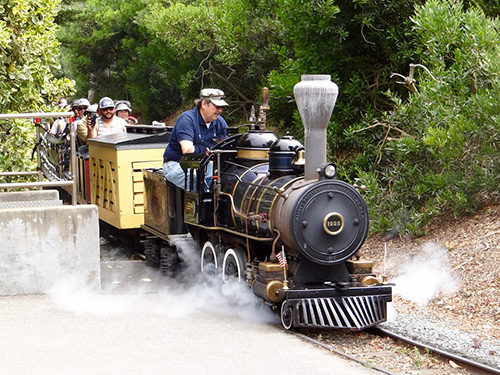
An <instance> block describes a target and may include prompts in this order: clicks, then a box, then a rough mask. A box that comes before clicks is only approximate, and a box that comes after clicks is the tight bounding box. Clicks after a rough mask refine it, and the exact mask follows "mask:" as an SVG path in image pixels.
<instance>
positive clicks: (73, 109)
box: [71, 99, 80, 118]
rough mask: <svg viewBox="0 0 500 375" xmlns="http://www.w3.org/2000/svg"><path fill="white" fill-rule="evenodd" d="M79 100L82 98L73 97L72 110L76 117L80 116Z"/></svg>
mask: <svg viewBox="0 0 500 375" xmlns="http://www.w3.org/2000/svg"><path fill="white" fill-rule="evenodd" d="M79 101H80V99H73V100H72V101H71V110H72V111H73V113H74V114H75V118H76V117H77V116H78V102H79Z"/></svg>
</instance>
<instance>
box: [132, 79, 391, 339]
mask: <svg viewBox="0 0 500 375" xmlns="http://www.w3.org/2000/svg"><path fill="white" fill-rule="evenodd" d="M294 93H295V97H296V101H297V104H298V107H299V111H300V113H301V117H302V120H303V123H304V126H305V128H306V132H305V147H304V146H303V145H302V144H301V143H300V142H298V141H297V140H295V139H294V138H293V137H291V136H288V135H286V136H284V137H281V138H278V137H277V136H276V135H275V134H274V133H273V132H271V131H267V130H266V129H265V110H266V107H267V100H265V99H263V101H264V103H263V106H262V107H261V111H260V115H259V121H257V124H255V123H252V125H251V126H250V130H249V131H248V132H247V133H244V134H235V135H233V136H231V137H229V138H227V139H226V140H224V141H223V142H221V143H220V144H218V145H217V146H216V147H215V148H214V149H213V150H212V152H211V153H210V155H193V154H191V155H184V156H183V158H181V161H180V163H181V166H182V168H183V170H184V171H185V173H186V180H185V181H186V183H185V189H179V188H178V187H175V186H174V185H173V184H170V183H168V182H166V181H165V178H164V177H163V176H162V174H161V173H160V170H159V169H155V168H146V169H143V181H144V192H145V201H144V204H145V207H144V224H143V225H142V228H143V229H144V230H145V231H146V232H147V233H148V234H149V235H148V237H147V239H146V241H145V254H146V259H147V262H148V263H149V264H150V265H153V266H159V267H161V269H162V271H163V272H164V273H166V274H169V275H175V273H176V270H177V268H178V267H179V262H180V261H179V259H180V257H179V253H180V252H182V246H181V243H183V242H184V241H194V242H195V244H196V246H197V248H198V250H199V259H200V271H201V272H202V273H203V274H206V275H207V276H212V277H213V276H214V275H220V277H221V278H222V280H223V281H224V282H230V281H232V280H236V281H239V282H244V283H247V284H248V286H249V287H251V289H252V291H253V293H254V294H255V295H256V296H258V297H260V298H261V299H262V300H263V301H265V303H266V304H268V305H270V306H271V307H273V308H274V309H276V310H279V311H280V313H281V322H282V324H283V326H284V327H285V328H287V329H289V328H291V327H330V328H347V329H365V328H367V327H370V326H373V325H375V324H377V323H380V322H383V321H385V320H386V318H387V302H390V301H391V299H392V290H391V286H390V285H388V284H387V283H384V282H383V280H381V279H380V278H378V277H377V275H375V274H374V273H373V272H372V266H373V264H372V263H371V262H370V261H367V260H363V259H358V258H356V252H357V251H358V249H359V248H360V247H361V245H362V244H363V242H364V240H365V238H366V236H367V233H368V225H369V218H368V209H367V207H366V204H365V202H364V200H363V198H362V196H361V195H360V194H359V192H358V191H357V189H356V188H355V187H353V186H351V185H349V184H347V183H345V182H343V181H340V180H337V179H336V178H335V174H336V169H335V166H334V165H333V164H332V163H328V162H326V126H327V124H328V121H329V118H330V116H331V113H332V110H333V107H334V104H335V100H336V97H337V87H336V85H335V84H333V83H332V82H331V81H330V77H329V76H323V75H321V76H303V77H302V82H300V83H298V84H297V85H296V86H295V89H294ZM210 163H212V168H213V171H214V172H213V181H212V184H211V186H210V188H209V189H208V190H207V189H205V181H204V176H205V171H206V169H207V168H208V166H209V164H210Z"/></svg>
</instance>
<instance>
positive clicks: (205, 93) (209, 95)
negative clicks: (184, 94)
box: [200, 89, 229, 107]
mask: <svg viewBox="0 0 500 375" xmlns="http://www.w3.org/2000/svg"><path fill="white" fill-rule="evenodd" d="M200 99H208V100H210V101H211V102H212V103H214V105H216V106H217V107H222V106H226V105H229V104H227V103H226V101H225V100H224V91H222V90H219V89H203V90H201V91H200Z"/></svg>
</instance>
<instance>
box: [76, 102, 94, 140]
mask: <svg viewBox="0 0 500 375" xmlns="http://www.w3.org/2000/svg"><path fill="white" fill-rule="evenodd" d="M96 118H97V104H92V105H91V106H89V107H88V108H87V110H86V111H85V112H84V113H83V118H82V119H81V120H80V121H78V122H77V123H76V140H77V142H78V146H83V145H86V144H87V133H88V130H87V127H88V126H91V125H92V124H91V123H92V119H93V124H95V121H96Z"/></svg>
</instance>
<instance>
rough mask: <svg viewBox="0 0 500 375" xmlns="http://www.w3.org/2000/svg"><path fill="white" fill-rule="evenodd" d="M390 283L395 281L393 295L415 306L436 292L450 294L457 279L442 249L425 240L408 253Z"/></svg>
mask: <svg viewBox="0 0 500 375" xmlns="http://www.w3.org/2000/svg"><path fill="white" fill-rule="evenodd" d="M392 282H394V283H395V284H396V285H395V286H394V288H393V292H394V293H395V294H398V295H399V296H401V297H402V298H404V299H407V300H410V301H412V302H415V303H417V304H419V305H425V304H427V303H428V302H429V301H431V300H432V299H433V298H434V297H435V296H437V295H438V294H439V293H441V294H445V295H450V294H453V293H455V292H456V291H457V290H458V286H459V280H458V279H457V278H455V277H454V276H453V275H452V274H451V269H450V265H449V259H448V254H447V251H446V249H444V248H443V247H441V246H439V245H437V244H435V243H426V244H424V245H423V246H422V247H421V248H420V249H419V251H418V252H417V253H416V254H414V255H411V256H410V257H409V259H408V262H407V263H406V264H405V265H403V267H402V273H401V274H400V275H399V276H398V277H396V278H395V279H394V280H392Z"/></svg>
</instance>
